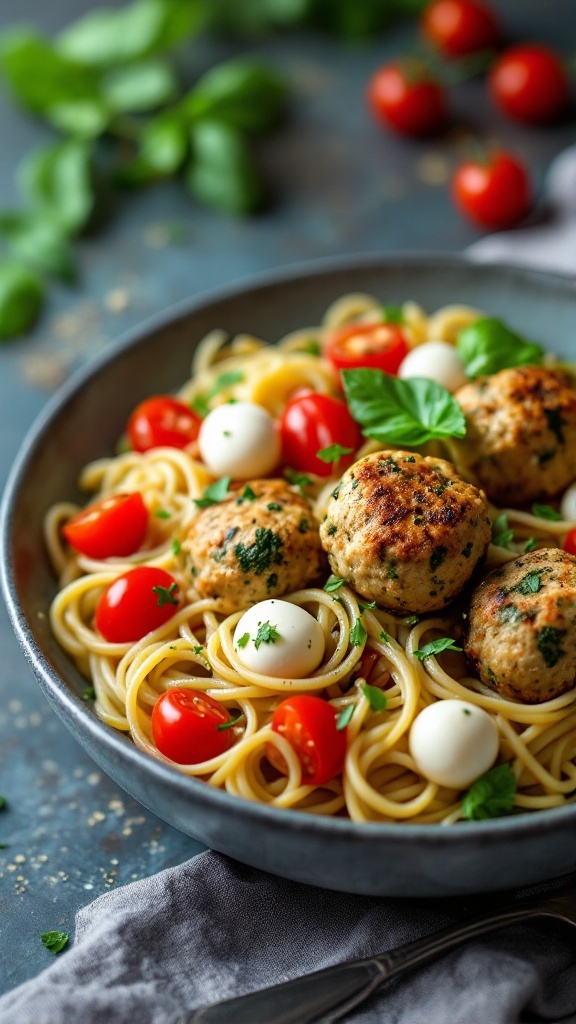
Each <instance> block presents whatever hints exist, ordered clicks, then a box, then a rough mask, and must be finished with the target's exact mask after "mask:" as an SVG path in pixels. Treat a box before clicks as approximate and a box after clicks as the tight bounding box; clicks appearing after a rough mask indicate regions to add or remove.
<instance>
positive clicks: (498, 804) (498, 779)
mask: <svg viewBox="0 0 576 1024" xmlns="http://www.w3.org/2000/svg"><path fill="white" fill-rule="evenodd" d="M515 795H516V776H515V775H514V772H513V771H512V768H511V767H510V763H509V762H508V761H507V762H506V763H505V764H499V765H497V766H496V768H492V769H491V770H490V771H489V772H486V774H485V775H481V776H480V778H479V779H476V781H475V782H473V783H472V785H471V786H470V789H469V790H468V792H467V793H465V794H464V797H463V798H462V804H461V806H460V814H461V816H462V817H463V818H468V819H469V820H471V821H485V820H486V819H487V818H498V817H500V815H502V814H508V813H509V812H510V811H511V810H512V808H513V806H514V797H515Z"/></svg>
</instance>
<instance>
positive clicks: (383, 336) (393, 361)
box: [326, 323, 409, 374]
mask: <svg viewBox="0 0 576 1024" xmlns="http://www.w3.org/2000/svg"><path fill="white" fill-rule="evenodd" d="M408 350H409V347H408V342H407V341H406V335H405V334H404V331H403V330H402V328H401V327H398V324H383V323H378V324H346V326H345V327H339V328H338V329H337V330H335V331H333V332H332V334H331V335H330V337H329V338H328V341H327V343H326V355H327V356H328V358H329V359H330V360H331V361H332V362H333V363H334V366H335V367H336V368H337V369H338V370H350V369H352V368H353V367H369V368H371V369H376V370H384V372H385V373H392V374H396V373H398V368H399V366H400V363H401V362H402V360H403V359H404V357H405V356H407V355H408Z"/></svg>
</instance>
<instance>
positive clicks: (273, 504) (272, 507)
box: [266, 501, 282, 512]
mask: <svg viewBox="0 0 576 1024" xmlns="http://www.w3.org/2000/svg"><path fill="white" fill-rule="evenodd" d="M266 508H267V509H268V511H269V512H281V511H282V505H279V504H278V502H277V501H269V502H268V504H267V505H266Z"/></svg>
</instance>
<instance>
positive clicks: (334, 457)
mask: <svg viewBox="0 0 576 1024" xmlns="http://www.w3.org/2000/svg"><path fill="white" fill-rule="evenodd" d="M353 451H354V449H353V448H344V447H343V446H342V445H341V444H330V445H328V447H327V448H320V449H319V450H318V451H317V452H316V458H318V459H320V461H321V462H339V461H340V459H341V458H342V456H343V455H350V453H351V452H353Z"/></svg>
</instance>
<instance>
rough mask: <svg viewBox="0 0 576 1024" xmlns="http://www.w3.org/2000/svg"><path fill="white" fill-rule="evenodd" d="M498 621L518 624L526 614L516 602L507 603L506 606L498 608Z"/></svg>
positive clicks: (513, 624) (512, 624)
mask: <svg viewBox="0 0 576 1024" xmlns="http://www.w3.org/2000/svg"><path fill="white" fill-rule="evenodd" d="M497 614H498V622H503V623H508V624H509V625H511V626H518V625H519V624H520V623H521V622H523V620H524V616H523V614H522V612H521V611H520V609H519V608H517V607H516V605H515V604H507V605H505V606H504V608H499V609H498V613H497Z"/></svg>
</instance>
